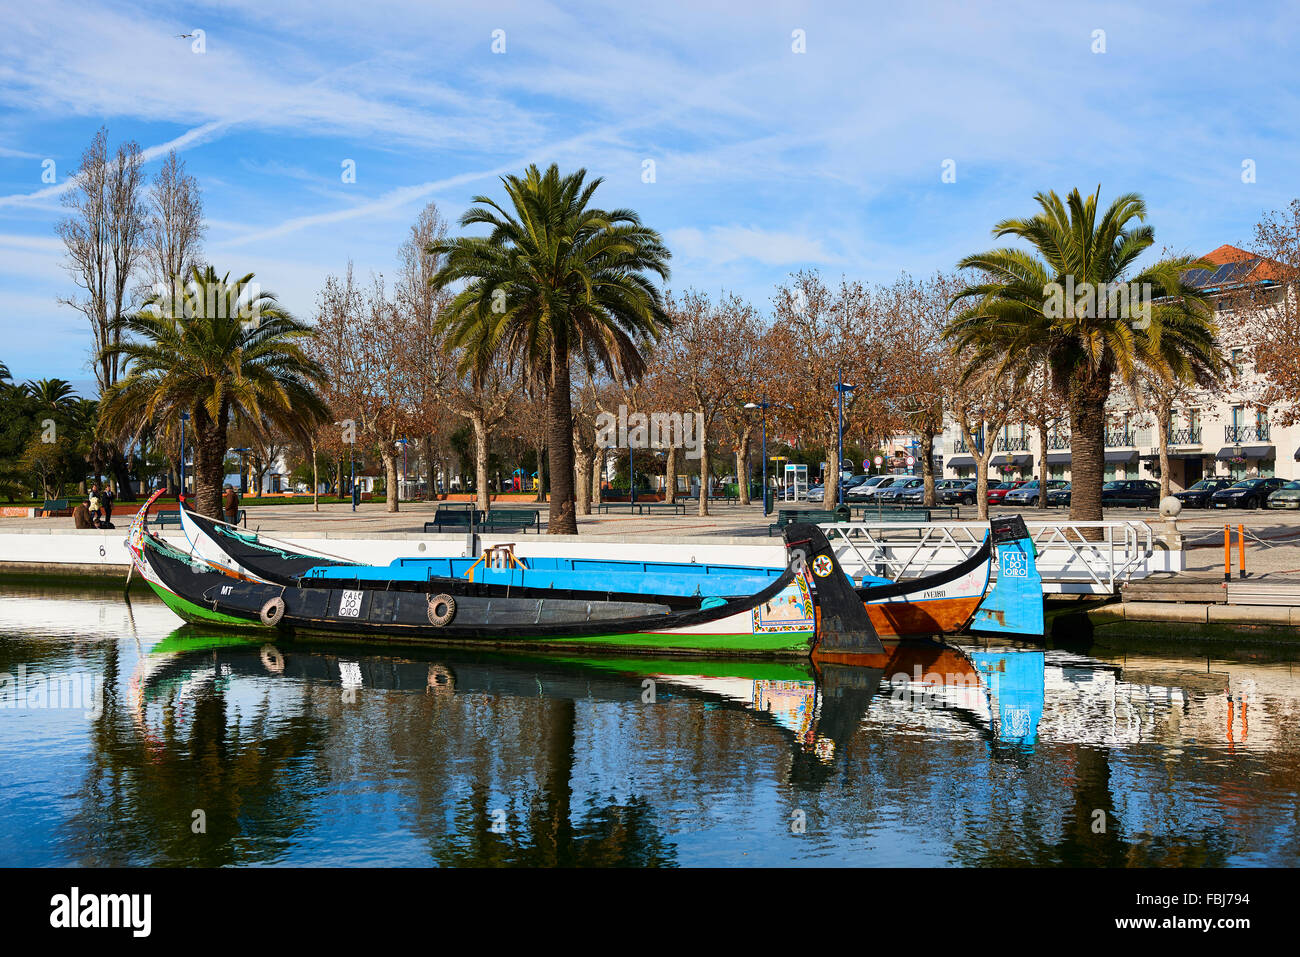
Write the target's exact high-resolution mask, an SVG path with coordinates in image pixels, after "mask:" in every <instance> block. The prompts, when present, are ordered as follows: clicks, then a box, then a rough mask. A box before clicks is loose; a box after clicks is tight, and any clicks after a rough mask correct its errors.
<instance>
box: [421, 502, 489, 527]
mask: <svg viewBox="0 0 1300 957" xmlns="http://www.w3.org/2000/svg"><path fill="white" fill-rule="evenodd" d="M482 524H483V511H482V510H481V509H477V508H473V509H471V508H443V507H442V506H439V507H438V511H437V512H435V513H434V515H433V521H432V522H425V523H424V531H425V534H428V533H429V532H430V531H434V532H441V531H442V530H443V529H444V528H471V527H473V526H475V525H482Z"/></svg>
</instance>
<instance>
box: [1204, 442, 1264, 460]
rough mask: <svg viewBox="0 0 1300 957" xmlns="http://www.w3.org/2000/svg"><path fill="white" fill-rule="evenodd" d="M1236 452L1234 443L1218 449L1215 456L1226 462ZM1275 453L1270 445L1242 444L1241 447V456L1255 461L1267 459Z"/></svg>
mask: <svg viewBox="0 0 1300 957" xmlns="http://www.w3.org/2000/svg"><path fill="white" fill-rule="evenodd" d="M1236 454H1237V447H1236V446H1235V445H1225V446H1224V447H1223V448H1221V449H1219V454H1218V455H1216V456H1215V458H1216V459H1218V460H1219V461H1220V462H1226V461H1228V459H1230V458H1232V457H1233V456H1234V455H1236ZM1276 455H1277V451H1276V449H1274V448H1273V446H1271V445H1243V446H1242V447H1241V457H1242V458H1243V459H1254V460H1255V461H1267V460H1269V459H1271V458H1274V457H1275V456H1276Z"/></svg>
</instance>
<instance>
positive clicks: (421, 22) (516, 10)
mask: <svg viewBox="0 0 1300 957" xmlns="http://www.w3.org/2000/svg"><path fill="white" fill-rule="evenodd" d="M0 16H2V18H3V20H2V22H3V23H4V24H5V29H4V30H3V31H0V361H3V362H5V363H6V364H7V365H8V367H9V369H10V370H11V372H12V374H13V377H14V379H15V380H17V381H21V380H24V379H32V378H43V377H52V376H57V377H61V378H65V379H70V380H72V381H74V383H76V384H77V385H78V387H79V388H80V389H81V391H82V392H83V394H87V395H91V394H93V377H92V375H91V373H90V371H89V364H88V360H89V350H90V346H91V337H90V332H89V328H88V326H87V324H86V321H85V319H84V318H83V317H82V315H81V314H80V313H79V312H77V311H76V310H74V309H72V308H71V307H69V306H66V305H60V304H59V302H58V300H59V298H60V297H68V296H72V295H75V294H76V292H77V290H76V287H75V286H74V285H73V283H72V280H71V278H70V277H69V275H68V273H67V271H66V268H65V266H64V256H63V250H62V245H61V243H60V241H59V239H58V238H57V235H56V233H55V227H56V225H57V224H58V222H59V220H60V219H62V218H63V217H64V216H66V215H67V211H66V210H65V209H64V207H63V205H62V202H63V197H64V195H65V192H66V190H67V189H68V186H69V183H70V180H69V176H70V174H72V173H73V172H74V171H75V169H76V166H77V163H78V160H79V157H80V155H81V152H82V151H83V150H84V149H85V147H86V145H87V144H88V143H89V141H90V139H91V137H92V136H93V135H94V133H95V131H96V130H97V129H99V127H101V126H106V127H107V128H108V131H109V142H110V148H115V147H116V145H117V144H118V143H119V142H121V141H123V140H128V139H130V140H134V141H136V142H137V143H138V144H139V145H140V147H141V148H142V149H143V150H144V151H145V155H146V158H147V159H148V164H147V167H146V174H147V175H148V176H149V177H152V176H153V175H154V174H155V173H156V172H157V170H158V168H159V166H160V165H161V162H162V160H163V158H165V156H166V154H167V152H168V151H169V150H170V149H175V150H177V151H178V153H179V155H180V157H181V158H182V159H183V160H184V162H185V164H186V167H187V171H188V172H189V173H191V174H192V175H194V176H196V177H197V178H198V180H199V184H200V186H201V188H202V194H203V202H204V213H205V220H206V226H207V234H206V237H205V240H204V244H203V253H204V256H205V258H206V259H207V260H208V261H210V262H212V263H213V264H214V265H215V266H216V267H217V268H218V270H219V271H220V272H226V271H229V272H231V273H232V274H235V275H243V274H244V273H247V272H253V273H255V274H256V276H257V279H258V281H259V282H260V283H261V284H262V286H263V287H265V288H266V289H269V290H271V291H273V292H275V293H276V294H278V296H279V297H280V299H281V301H282V303H283V304H284V305H285V306H286V307H287V308H289V310H290V311H292V312H293V313H294V314H295V315H297V316H298V317H300V318H304V319H310V318H311V316H312V311H313V307H314V303H315V299H316V294H317V292H318V290H319V289H320V288H321V286H322V284H323V283H324V280H325V277H326V276H327V275H329V274H331V273H333V274H338V273H341V272H342V271H343V270H345V269H346V268H347V265H348V262H349V261H351V262H352V263H353V264H354V268H355V270H356V272H357V273H358V275H360V276H362V277H365V276H367V275H369V274H370V273H372V272H373V273H379V274H384V273H390V272H392V270H393V269H394V267H395V263H396V261H397V251H398V248H399V246H400V245H401V243H402V242H403V241H404V240H405V238H406V236H407V234H408V231H409V228H410V225H411V223H412V222H413V221H414V220H415V217H416V215H417V214H418V213H419V211H420V210H421V208H423V206H424V205H425V204H427V203H429V202H434V203H436V204H437V206H438V208H439V210H440V211H441V213H442V215H443V216H444V217H445V218H446V219H448V220H449V221H450V222H451V223H452V224H453V229H458V227H456V225H455V224H456V221H457V219H458V218H459V217H460V216H461V214H462V213H464V211H465V210H466V208H467V207H468V206H469V205H470V204H471V203H472V200H473V198H474V197H475V196H476V195H479V194H487V195H489V196H494V197H497V198H501V197H502V196H503V190H502V188H501V185H500V181H499V177H500V176H502V175H504V174H509V173H519V172H521V171H522V170H523V168H524V167H525V166H526V165H527V164H529V163H538V164H540V165H542V166H545V165H549V164H550V163H552V162H554V163H558V164H559V165H560V167H561V168H562V169H564V170H571V169H576V168H585V169H586V170H588V172H589V175H592V176H600V177H603V178H604V184H603V185H602V186H601V187H600V188H599V189H598V190H597V192H596V199H595V201H596V203H597V204H598V205H600V206H603V207H606V208H612V207H631V208H633V209H635V210H636V211H637V212H638V213H639V214H640V215H641V217H642V219H643V220H644V222H645V223H646V224H648V225H649V226H651V227H653V228H655V229H657V230H658V231H659V232H660V233H662V234H663V236H664V237H665V239H666V241H667V244H668V247H669V249H670V250H671V251H672V253H673V258H672V262H671V266H672V277H671V280H670V282H669V286H670V288H671V289H673V290H682V289H685V288H687V287H695V288H698V289H701V290H704V291H705V292H709V293H719V292H721V291H723V290H726V291H735V292H738V293H740V294H741V295H743V296H745V297H747V298H749V299H750V300H751V301H752V302H754V303H755V304H756V305H757V306H758V307H759V308H760V309H763V310H767V309H769V308H770V305H771V297H772V293H773V290H774V288H775V287H776V286H777V285H778V284H779V283H781V282H783V281H784V280H785V279H786V278H787V277H788V276H789V274H790V273H792V272H795V271H797V270H800V269H817V270H820V271H821V273H822V275H823V277H824V278H825V279H827V280H828V281H832V282H833V281H837V280H838V279H839V277H840V276H841V275H843V276H847V277H849V278H852V279H861V280H865V281H868V282H889V281H891V280H893V279H894V278H895V277H897V276H898V275H899V273H900V272H909V273H912V274H914V275H927V274H930V273H932V272H934V271H935V270H939V269H951V268H952V267H953V265H954V264H955V263H956V261H957V260H958V259H960V258H961V257H962V256H964V255H968V254H971V253H975V252H979V251H982V250H985V249H988V248H991V247H992V246H994V245H996V243H995V242H994V241H993V239H992V237H991V235H990V229H991V227H992V226H993V224H994V223H996V222H997V221H998V220H1000V219H1004V218H1007V217H1012V216H1021V215H1031V214H1032V213H1033V212H1034V210H1035V206H1034V203H1033V196H1034V194H1035V193H1037V192H1038V191H1040V190H1049V189H1055V190H1057V191H1058V192H1060V193H1065V192H1067V191H1069V190H1070V189H1073V188H1076V187H1077V188H1079V189H1081V190H1083V191H1085V192H1091V191H1093V190H1095V189H1097V187H1098V186H1100V187H1101V193H1102V200H1103V202H1104V201H1106V200H1107V199H1108V198H1110V197H1114V196H1116V195H1118V194H1121V193H1125V192H1133V191H1136V192H1138V193H1141V194H1142V195H1143V197H1144V198H1145V200H1146V202H1147V205H1148V210H1149V215H1148V222H1149V223H1150V224H1152V225H1153V226H1154V228H1155V234H1156V247H1157V249H1159V248H1168V249H1169V250H1171V251H1174V252H1187V253H1194V254H1201V253H1206V252H1209V251H1210V250H1212V249H1214V248H1215V247H1217V246H1219V245H1222V244H1223V243H1232V244H1235V245H1241V246H1248V245H1249V244H1250V242H1251V241H1252V236H1253V229H1254V224H1255V223H1256V222H1258V221H1259V219H1260V218H1261V216H1262V215H1264V214H1266V213H1267V212H1269V211H1271V210H1274V209H1280V208H1282V207H1284V206H1286V205H1287V204H1288V203H1289V202H1290V201H1291V200H1292V199H1294V198H1296V197H1297V196H1300V176H1298V175H1297V174H1298V173H1300V127H1297V125H1296V123H1295V122H1294V120H1295V117H1296V116H1297V114H1298V113H1300V110H1297V105H1298V103H1297V91H1298V89H1300V82H1298V81H1297V80H1296V78H1295V69H1294V59H1295V56H1294V51H1295V50H1296V49H1297V48H1298V47H1300V43H1298V42H1297V41H1298V40H1300V17H1298V16H1297V15H1296V7H1295V5H1294V4H1293V3H1292V4H1288V3H1256V4H1252V5H1250V7H1249V8H1248V12H1247V9H1246V8H1242V7H1240V6H1237V5H1234V4H1225V3H1221V2H1219V3H1197V2H1184V3H1177V4H1175V3H1162V4H1132V3H1131V2H1124V3H1063V2H1055V3H1042V2H1041V0H1040V2H1033V3H1016V2H1006V0H1003V2H989V3H983V2H957V3H938V2H936V3H926V2H910V3H892V4H886V3H880V2H876V0H872V2H857V3H843V4H837V3H815V4H803V3H793V2H787V3H774V2H766V0H749V2H746V3H743V4H741V3H737V2H733V3H729V4H728V3H713V2H708V0H693V2H689V3H676V2H670V0H665V2H661V3H655V4H598V3H583V2H571V3H564V4H556V3H549V2H540V0H525V2H519V3H502V2H492V0H484V2H475V3H473V4H467V3H463V2H460V3H453V2H448V0H419V2H409V3H408V2H392V3H388V2H382V0H373V2H370V3H357V2H355V0H276V2H274V3H267V2H264V0H233V2H227V3H221V4H215V3H205V2H202V0H199V2H192V3H187V4H184V5H180V4H165V3H156V2H151V0H136V2H131V3H105V2H97V0H78V2H76V3H68V2H64V0H41V2H40V3H30V2H28V3H18V2H17V0H0ZM196 31H202V35H201V38H200V37H199V36H198V35H197V34H196V36H195V37H194V38H180V37H178V36H177V35H178V34H195V33H196ZM1099 31H1100V32H1099ZM199 40H201V42H197V43H196V41H199ZM348 168H352V169H354V170H355V181H354V182H348V181H345V180H346V179H347V177H345V175H344V174H345V172H347V170H348ZM1246 170H1249V171H1252V172H1253V175H1245V171H1246ZM43 176H44V177H45V179H43ZM51 176H52V177H53V182H47V181H46V180H48V179H49V178H50V177H51Z"/></svg>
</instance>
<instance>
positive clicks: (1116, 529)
mask: <svg viewBox="0 0 1300 957" xmlns="http://www.w3.org/2000/svg"><path fill="white" fill-rule="evenodd" d="M1025 525H1026V526H1027V527H1028V529H1029V534H1030V536H1031V537H1032V538H1033V540H1034V547H1035V548H1036V549H1037V550H1038V570H1039V572H1040V573H1041V574H1042V576H1043V593H1044V594H1058V595H1059V594H1073V595H1114V594H1116V593H1117V592H1118V589H1119V586H1120V585H1122V584H1123V583H1124V582H1128V581H1133V580H1136V579H1139V578H1145V577H1146V576H1148V575H1151V574H1153V573H1155V572H1169V571H1182V570H1183V554H1182V552H1181V551H1178V550H1169V549H1167V548H1166V547H1165V545H1164V543H1163V542H1161V541H1159V540H1158V539H1157V537H1156V536H1155V535H1154V534H1153V532H1152V530H1151V526H1150V525H1148V524H1147V523H1146V522H1137V521H1132V522H1026V523H1025ZM821 528H822V529H823V530H824V531H825V532H826V537H827V538H828V539H829V540H830V543H831V546H832V547H833V548H834V549H835V556H836V558H837V559H838V560H839V563H840V566H841V567H842V568H843V569H844V570H845V571H846V572H848V573H849V574H850V575H854V576H859V575H863V574H866V575H877V576H879V577H881V578H891V579H893V580H895V581H897V580H899V579H901V578H916V577H919V576H921V575H929V574H931V573H932V572H937V571H941V570H942V569H945V568H950V567H952V566H953V565H955V564H956V563H957V562H959V561H961V560H962V559H963V558H965V557H967V556H968V555H971V554H972V553H973V552H975V551H976V549H978V548H979V547H980V545H981V544H982V543H983V541H984V536H985V535H987V534H988V530H989V527H988V525H987V524H986V523H982V522H916V523H912V522H839V523H834V524H829V525H823V526H821ZM1085 530H1086V531H1085ZM993 567H994V574H996V569H997V563H996V562H995V563H994V566H993Z"/></svg>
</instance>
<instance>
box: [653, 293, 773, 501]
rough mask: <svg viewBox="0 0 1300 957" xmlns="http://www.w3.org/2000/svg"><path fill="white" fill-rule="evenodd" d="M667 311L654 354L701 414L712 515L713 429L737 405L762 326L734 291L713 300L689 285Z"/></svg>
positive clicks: (704, 494)
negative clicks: (668, 318) (668, 322)
mask: <svg viewBox="0 0 1300 957" xmlns="http://www.w3.org/2000/svg"><path fill="white" fill-rule="evenodd" d="M668 314H669V315H670V316H671V317H672V326H671V328H670V330H669V331H668V333H667V335H666V336H665V338H664V340H663V341H662V342H661V343H660V346H659V349H658V350H657V352H656V353H655V356H656V358H657V360H658V362H660V363H661V364H662V366H663V369H664V374H665V376H666V377H668V378H671V379H673V380H676V381H677V382H679V383H680V384H681V388H682V391H683V393H684V394H685V397H686V399H687V400H688V401H689V403H690V410H691V411H692V412H695V413H696V415H697V420H696V421H697V423H698V425H697V428H698V434H697V435H696V436H695V441H696V442H698V443H699V453H700V460H699V461H700V505H699V510H700V514H701V515H708V514H709V480H710V476H711V470H710V466H709V433H710V430H711V428H712V426H713V425H714V423H715V422H717V420H718V418H719V417H720V416H721V415H722V414H723V412H724V411H726V410H727V409H728V408H730V407H733V406H735V405H736V404H737V397H738V395H739V389H740V387H741V386H742V385H743V384H744V383H745V382H746V378H747V377H748V376H752V375H753V372H754V370H753V366H752V363H751V362H750V356H751V354H752V352H753V348H754V342H755V341H756V340H757V339H758V337H759V335H760V333H761V330H762V326H761V322H760V320H759V316H758V313H757V312H756V311H755V309H754V307H753V306H751V305H750V304H749V303H747V302H745V301H744V300H743V299H741V298H740V297H739V296H737V295H735V294H734V293H732V294H723V295H722V296H721V297H720V298H719V300H718V302H717V303H716V304H714V303H712V302H711V301H710V300H709V298H708V297H707V296H705V295H704V294H703V293H701V292H697V291H695V290H687V292H686V293H685V294H684V295H683V296H682V297H681V298H680V299H678V298H676V297H670V298H669V301H668ZM673 448H675V446H673V447H670V449H669V451H670V454H671V452H672V450H673ZM668 480H669V481H670V482H674V481H676V477H675V476H669V479H668Z"/></svg>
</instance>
